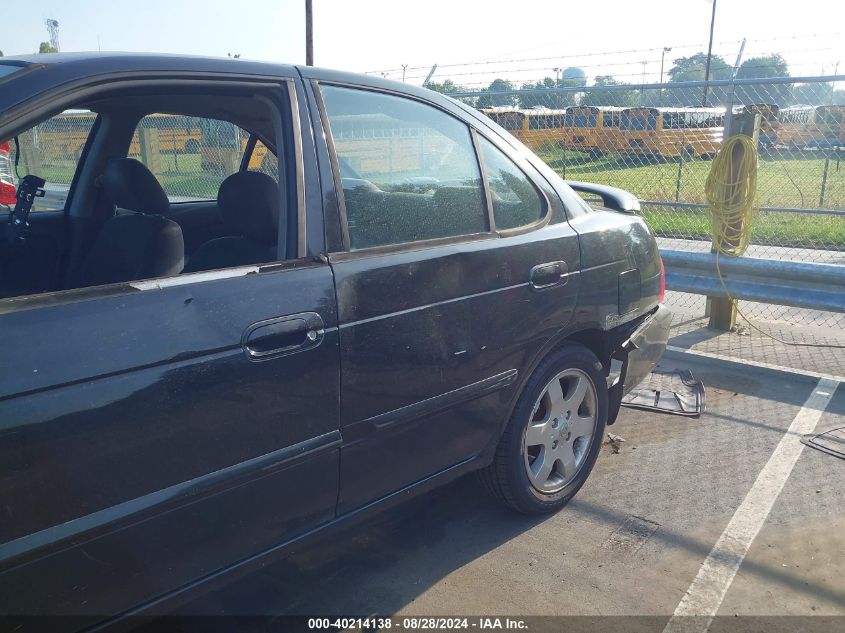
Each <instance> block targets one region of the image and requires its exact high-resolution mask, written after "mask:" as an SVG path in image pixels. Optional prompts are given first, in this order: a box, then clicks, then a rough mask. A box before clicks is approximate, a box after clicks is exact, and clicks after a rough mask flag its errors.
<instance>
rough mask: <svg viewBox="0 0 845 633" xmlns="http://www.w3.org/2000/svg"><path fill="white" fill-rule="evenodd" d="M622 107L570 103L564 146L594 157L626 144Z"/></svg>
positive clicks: (621, 148)
mask: <svg viewBox="0 0 845 633" xmlns="http://www.w3.org/2000/svg"><path fill="white" fill-rule="evenodd" d="M623 111H624V108H616V107H610V106H607V107H601V108H599V107H597V106H570V107H569V108H567V109H566V119H565V126H566V128H565V129H566V133H567V134H566V136H567V138H566V146H567V148H569V149H574V150H577V151H581V152H587V153H588V154H589V155H590V157H592V158H596V157H598V156H601V155H602V154H607V153H614V152H619V151H622V150H624V149H625V148H626V145H625V139H624V136H623V134H622V127H621V126H622V112H623Z"/></svg>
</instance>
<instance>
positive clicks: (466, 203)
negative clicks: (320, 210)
mask: <svg viewBox="0 0 845 633" xmlns="http://www.w3.org/2000/svg"><path fill="white" fill-rule="evenodd" d="M321 91H322V96H323V100H324V102H325V107H326V113H327V115H328V119H329V125H330V127H331V134H332V139H333V142H334V148H335V153H336V156H337V163H338V168H339V170H340V176H341V180H342V183H343V197H344V201H345V206H346V218H347V224H348V229H349V241H350V246H351V248H353V249H361V248H367V247H371V246H382V245H387V244H401V243H406V242H417V241H420V240H430V239H436V238H444V237H453V236H460V235H470V234H476V233H483V232H485V231H487V230H488V227H487V219H486V207H485V196H484V189H483V186H482V182H481V173H480V170H479V166H478V159H477V157H476V154H475V150H474V148H473V144H472V137H471V136H470V132H469V128H468V127H467V126H466V125H464V124H463V123H461V122H460V121H458V120H457V119H455V118H453V117H451V116H449V115H448V114H446V113H444V112H442V111H440V110H438V109H436V108H434V107H432V106H428V105H425V104H422V103H419V102H417V101H414V100H412V99H407V98H403V97H397V96H393V95H387V94H382V93H377V92H370V91H365V90H357V89H352V88H340V87H335V86H324V87H322V89H321Z"/></svg>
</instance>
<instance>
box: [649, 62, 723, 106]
mask: <svg viewBox="0 0 845 633" xmlns="http://www.w3.org/2000/svg"><path fill="white" fill-rule="evenodd" d="M706 69H707V54H706V53H696V54H695V55H690V56H689V57H679V58H678V59H676V60H675V64H674V65H673V66H672V68H670V69H669V72H668V75H669V83H679V82H682V81H704V75H705V71H706ZM730 78H731V67H730V66H728V63H727V62H726V61H725V60H724V59H723V58H722V57H720V56H719V55H713V56H712V57H711V58H710V79H713V80H718V79H730ZM726 97H727V91H726V90H725V89H724V88H723V87H721V86H714V87H711V88H710V89H709V90H708V93H707V105H708V106H713V105H719V104H721V103H724V102H725V100H726ZM703 98H704V92H703V88H677V89H673V88H668V89H667V90H666V91H665V92H664V96H663V102H664V103H665V104H666V105H676V106H700V105H702V100H703Z"/></svg>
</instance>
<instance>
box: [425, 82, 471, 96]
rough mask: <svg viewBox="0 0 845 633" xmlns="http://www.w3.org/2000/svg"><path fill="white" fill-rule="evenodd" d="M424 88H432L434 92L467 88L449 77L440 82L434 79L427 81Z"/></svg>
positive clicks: (464, 89) (444, 92)
mask: <svg viewBox="0 0 845 633" xmlns="http://www.w3.org/2000/svg"><path fill="white" fill-rule="evenodd" d="M425 87H426V88H428V89H429V90H434V92H439V93H441V94H446V95H448V94H451V93H453V92H467V89H466V88H465V87H464V86H459V85H458V84H456V83H455V82H454V81H452V80H451V79H446V80H445V81H443V82H442V83H437V82H436V81H429V82H428V83H427V84H426V85H425Z"/></svg>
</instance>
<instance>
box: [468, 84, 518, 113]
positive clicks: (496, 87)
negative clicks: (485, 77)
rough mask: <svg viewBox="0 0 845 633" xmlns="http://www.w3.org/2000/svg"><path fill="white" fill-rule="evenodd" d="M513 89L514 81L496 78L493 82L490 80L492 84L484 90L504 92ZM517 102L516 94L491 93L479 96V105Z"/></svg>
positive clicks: (489, 106) (498, 105)
mask: <svg viewBox="0 0 845 633" xmlns="http://www.w3.org/2000/svg"><path fill="white" fill-rule="evenodd" d="M513 89H514V86H513V83H512V82H510V81H508V80H507V79H494V80H493V81H492V82H490V85H489V86H487V88H486V90H484V92H503V91H506V90H513ZM516 104H517V99H516V97H515V96H514V95H500V94H489V95H482V96H480V97H479V98H478V103H477V107H479V108H491V107H501V106H515V105H516Z"/></svg>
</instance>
